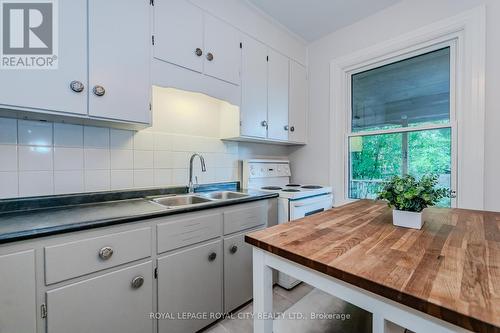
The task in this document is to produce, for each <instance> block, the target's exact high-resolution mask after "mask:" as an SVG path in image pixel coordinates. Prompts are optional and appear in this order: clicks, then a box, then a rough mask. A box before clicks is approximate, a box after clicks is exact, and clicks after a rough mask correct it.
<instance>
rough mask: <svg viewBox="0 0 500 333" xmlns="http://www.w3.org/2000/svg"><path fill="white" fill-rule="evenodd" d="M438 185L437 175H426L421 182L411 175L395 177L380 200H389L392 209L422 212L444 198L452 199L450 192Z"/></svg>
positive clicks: (385, 187) (379, 197)
mask: <svg viewBox="0 0 500 333" xmlns="http://www.w3.org/2000/svg"><path fill="white" fill-rule="evenodd" d="M437 183H438V176H436V175H424V176H422V177H421V178H420V180H417V179H416V178H415V177H413V176H410V175H406V176H403V177H400V176H394V177H392V178H391V180H390V181H389V182H387V183H386V184H385V186H384V188H383V190H382V191H381V192H379V194H378V199H383V200H387V201H388V204H389V206H390V207H394V208H396V209H398V210H405V211H409V212H421V211H422V210H424V208H426V207H428V206H434V205H436V203H438V201H439V200H441V199H442V198H449V197H450V190H449V189H446V188H437V187H436V185H437Z"/></svg>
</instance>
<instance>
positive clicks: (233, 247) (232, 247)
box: [229, 245, 238, 254]
mask: <svg viewBox="0 0 500 333" xmlns="http://www.w3.org/2000/svg"><path fill="white" fill-rule="evenodd" d="M237 251H238V247H237V246H236V245H232V246H231V247H230V248H229V253H231V254H235V253H236V252H237Z"/></svg>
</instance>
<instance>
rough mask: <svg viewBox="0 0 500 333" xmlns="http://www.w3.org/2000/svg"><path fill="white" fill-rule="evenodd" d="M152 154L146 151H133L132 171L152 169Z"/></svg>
mask: <svg viewBox="0 0 500 333" xmlns="http://www.w3.org/2000/svg"><path fill="white" fill-rule="evenodd" d="M153 167H154V153H153V151H148V150H134V169H153Z"/></svg>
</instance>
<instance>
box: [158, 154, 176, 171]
mask: <svg viewBox="0 0 500 333" xmlns="http://www.w3.org/2000/svg"><path fill="white" fill-rule="evenodd" d="M153 160H154V168H155V169H167V168H172V167H173V165H174V163H173V162H174V161H173V153H172V152H171V151H155V152H154V158H153Z"/></svg>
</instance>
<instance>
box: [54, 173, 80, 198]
mask: <svg viewBox="0 0 500 333" xmlns="http://www.w3.org/2000/svg"><path fill="white" fill-rule="evenodd" d="M84 190H85V185H84V175H83V170H64V171H54V193H55V194H67V193H79V192H83V191H84Z"/></svg>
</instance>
